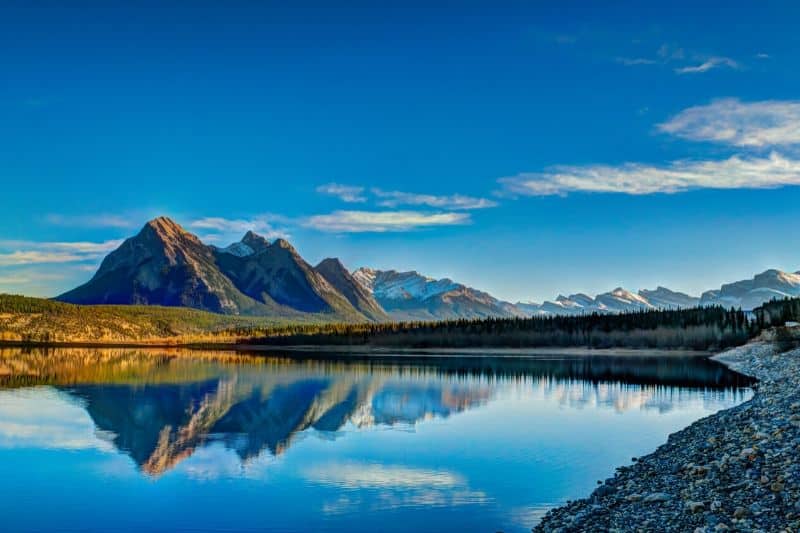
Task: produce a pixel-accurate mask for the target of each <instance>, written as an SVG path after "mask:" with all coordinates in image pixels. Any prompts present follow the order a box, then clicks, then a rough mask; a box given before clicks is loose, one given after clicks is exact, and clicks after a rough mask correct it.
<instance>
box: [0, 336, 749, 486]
mask: <svg viewBox="0 0 800 533" xmlns="http://www.w3.org/2000/svg"><path fill="white" fill-rule="evenodd" d="M285 355H286V354H283V356H282V354H278V353H276V354H273V355H270V356H248V355H241V354H233V353H226V352H189V351H182V350H124V349H75V348H69V349H67V348H64V349H32V350H20V349H13V350H0V387H3V388H7V389H8V388H22V387H30V386H37V385H48V386H51V387H53V388H55V389H57V390H58V391H61V393H62V394H66V395H68V396H69V397H70V398H72V399H73V400H76V401H77V403H78V404H79V405H80V406H81V407H82V408H83V409H84V410H85V412H86V413H87V414H88V416H89V417H90V418H91V420H92V422H93V423H94V426H95V431H96V433H97V434H98V435H102V436H103V439H105V440H107V441H110V442H111V443H112V444H113V446H114V447H115V448H116V449H118V450H121V451H123V452H125V453H127V454H128V455H129V456H130V457H131V458H132V459H133V460H134V461H135V462H136V464H137V465H138V466H139V468H140V469H141V470H142V471H143V472H145V473H147V474H149V475H154V476H156V475H160V474H162V473H164V472H166V471H168V470H170V469H172V468H173V467H175V466H176V465H177V464H178V463H180V462H181V461H182V460H183V459H186V458H187V457H189V456H191V455H192V454H193V453H194V452H195V450H197V449H198V448H200V447H202V446H204V445H206V444H209V443H211V442H221V443H223V445H224V446H225V447H226V448H228V449H230V450H233V451H234V452H235V453H236V454H237V455H238V457H239V458H240V460H241V461H242V463H243V464H244V463H246V462H247V461H249V460H251V459H253V458H256V457H258V456H260V455H261V454H263V453H269V454H272V455H279V454H281V453H283V452H284V451H285V450H287V449H288V448H289V447H290V446H291V444H292V442H293V440H294V439H295V438H296V437H297V436H298V435H300V434H301V433H303V432H305V431H309V430H314V431H318V432H325V433H332V432H339V431H342V430H343V429H346V428H348V427H350V428H366V427H370V426H396V425H413V424H416V423H418V422H420V421H423V420H428V419H432V418H443V417H448V416H451V415H454V414H456V413H459V412H462V411H466V410H469V409H472V408H475V407H477V406H480V405H481V404H483V403H485V402H488V401H491V400H492V399H494V398H496V397H497V396H498V395H500V394H507V393H513V392H515V391H516V392H520V391H522V392H524V393H525V394H539V395H542V396H543V397H546V398H551V399H555V400H557V401H558V403H559V404H561V405H566V406H569V407H574V408H580V407H581V406H584V405H592V406H602V407H608V408H613V409H616V410H618V411H624V410H627V409H658V410H659V411H668V410H670V409H673V408H675V407H676V406H680V405H681V403H682V402H685V401H687V400H688V398H689V397H690V396H691V397H696V394H690V392H692V391H694V392H696V390H697V389H703V390H707V391H709V394H710V396H709V397H710V398H712V399H713V397H714V395H715V394H716V395H725V394H731V393H732V392H733V393H735V391H736V390H738V389H740V388H741V387H743V386H746V385H748V384H749V382H748V381H747V380H746V379H745V378H743V377H742V376H739V375H737V374H734V373H732V372H729V371H727V370H725V369H724V368H723V367H722V366H720V365H717V364H714V363H711V362H709V361H707V360H705V359H702V358H696V357H685V358H682V357H670V358H656V357H630V356H627V357H622V358H617V357H608V356H603V357H588V358H587V357H583V358H578V357H571V358H562V357H558V358H555V357H554V358H492V357H463V358H459V357H446V358H429V357H428V358H411V357H394V358H393V357H389V356H383V357H377V358H370V359H366V358H358V357H346V358H345V357H339V358H335V357H334V358H325V359H323V358H321V357H320V355H319V354H315V355H313V356H311V355H306V356H303V355H302V354H294V355H293V357H292V358H289V357H286V356H285ZM2 416H3V414H2V413H0V417H2ZM3 422H7V421H3V420H0V424H2V423H3ZM2 431H3V430H2V425H0V432H2Z"/></svg>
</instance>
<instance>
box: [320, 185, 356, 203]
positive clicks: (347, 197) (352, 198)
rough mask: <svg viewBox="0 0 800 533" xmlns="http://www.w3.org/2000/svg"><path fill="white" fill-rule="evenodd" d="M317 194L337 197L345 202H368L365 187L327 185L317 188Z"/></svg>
mask: <svg viewBox="0 0 800 533" xmlns="http://www.w3.org/2000/svg"><path fill="white" fill-rule="evenodd" d="M317 192H318V193H322V194H327V195H330V196H335V197H337V198H338V199H340V200H342V201H343V202H348V203H362V202H366V201H367V197H366V196H364V194H363V193H364V187H357V186H353V185H342V184H341V183H326V184H324V185H320V186H319V187H317Z"/></svg>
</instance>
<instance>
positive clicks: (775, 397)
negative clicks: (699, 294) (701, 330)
mask: <svg viewBox="0 0 800 533" xmlns="http://www.w3.org/2000/svg"><path fill="white" fill-rule="evenodd" d="M715 359H716V360H718V361H720V362H722V363H723V364H725V365H727V366H729V367H730V368H731V369H733V370H735V371H737V372H740V373H743V374H747V375H750V376H753V377H755V378H757V379H758V380H759V381H758V383H757V384H756V385H755V394H754V396H753V398H752V399H751V400H749V401H747V402H745V403H743V404H741V405H739V406H737V407H735V408H733V409H728V410H726V411H721V412H719V413H716V414H714V415H711V416H709V417H706V418H703V419H701V420H698V421H697V422H695V423H694V424H692V425H691V426H689V427H688V428H686V429H684V430H682V431H679V432H677V433H674V434H672V435H670V437H669V439H668V441H667V443H666V444H664V445H662V446H661V447H659V448H658V449H657V450H656V451H655V452H654V453H652V454H650V455H647V456H644V457H641V458H638V460H636V461H635V462H634V463H633V464H632V465H631V466H623V467H620V468H618V469H617V473H616V475H615V476H614V477H612V478H609V479H607V480H605V481H604V482H602V483H600V485H599V486H598V487H597V489H596V490H595V491H594V493H592V495H591V496H590V497H589V498H587V499H583V500H577V501H574V502H569V503H568V504H567V505H565V506H563V507H559V508H557V509H553V510H551V511H550V512H549V513H547V515H546V516H545V517H544V519H543V520H542V522H541V523H540V524H539V525H538V526H536V527H535V528H534V529H533V530H534V531H541V532H555V531H559V532H567V531H592V532H594V531H690V532H691V531H694V532H695V533H701V532H712V531H763V532H773V531H787V532H792V531H800V349H795V350H792V351H788V352H783V353H780V352H779V351H778V350H777V349H776V348H775V347H774V346H773V344H771V343H763V342H762V343H751V344H748V345H746V346H742V347H740V348H736V349H733V350H730V351H727V352H724V353H722V354H719V355H718V356H716V357H715Z"/></svg>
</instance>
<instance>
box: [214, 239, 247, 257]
mask: <svg viewBox="0 0 800 533" xmlns="http://www.w3.org/2000/svg"><path fill="white" fill-rule="evenodd" d="M217 250H219V251H220V252H222V253H224V254H231V255H235V256H236V257H247V256H248V255H253V254H254V253H255V250H253V249H252V248H250V247H249V246H248V245H246V244H245V243H243V242H235V243H233V244H231V245H230V246H227V247H225V248H217Z"/></svg>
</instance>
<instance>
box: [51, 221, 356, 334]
mask: <svg viewBox="0 0 800 533" xmlns="http://www.w3.org/2000/svg"><path fill="white" fill-rule="evenodd" d="M57 299H58V300H61V301H65V302H70V303H78V304H144V305H163V306H182V307H192V308H195V309H203V310H207V311H213V312H217V313H226V314H245V315H263V316H277V317H286V318H302V317H303V316H305V315H306V314H308V313H315V314H323V315H327V316H329V317H330V318H331V319H337V320H351V321H359V320H366V319H367V317H365V316H364V315H363V314H361V313H360V312H359V311H357V310H356V309H355V308H354V307H353V306H352V305H351V304H350V302H349V301H348V300H347V298H346V297H345V296H344V295H342V294H341V293H339V291H338V290H336V289H335V288H334V287H333V286H331V285H330V284H329V283H328V282H327V281H326V280H325V278H324V277H323V276H322V275H321V274H320V273H318V272H317V271H316V270H314V268H313V267H311V265H309V264H308V263H307V262H306V261H304V260H303V258H302V257H300V255H299V254H298V253H297V251H296V250H295V249H294V248H293V247H292V246H291V245H290V244H289V243H288V242H287V241H285V240H283V239H278V240H276V241H275V242H273V243H270V242H269V241H267V240H266V239H264V238H263V237H261V236H259V235H256V234H255V233H253V232H248V233H247V234H246V235H245V236H244V238H243V239H242V240H241V242H238V243H234V244H232V245H230V246H228V247H226V248H218V247H215V246H207V245H205V244H203V243H202V242H201V241H200V239H198V238H197V237H196V236H195V235H192V234H191V233H189V232H187V231H186V230H184V229H183V228H182V227H181V226H179V225H178V224H176V223H175V222H173V221H172V220H170V219H168V218H166V217H159V218H156V219H153V220H151V221H150V222H148V223H147V224H145V226H144V228H142V230H141V231H140V232H139V233H138V234H137V235H136V236H134V237H131V238H130V239H127V240H126V241H125V242H123V243H122V245H120V247H119V248H118V249H116V250H114V251H113V252H111V253H110V254H109V255H108V256H107V257H106V258H105V259H104V260H103V262H102V264H101V265H100V268H99V269H98V271H97V273H96V274H95V275H94V276H93V277H92V279H91V280H89V281H88V282H87V283H86V284H84V285H81V286H80V287H77V288H76V289H73V290H71V291H68V292H66V293H64V294H62V295H61V296H59V297H58V298H57Z"/></svg>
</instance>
